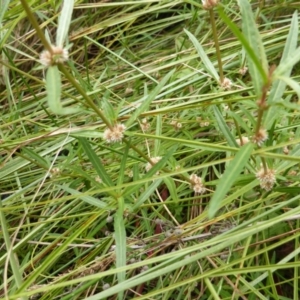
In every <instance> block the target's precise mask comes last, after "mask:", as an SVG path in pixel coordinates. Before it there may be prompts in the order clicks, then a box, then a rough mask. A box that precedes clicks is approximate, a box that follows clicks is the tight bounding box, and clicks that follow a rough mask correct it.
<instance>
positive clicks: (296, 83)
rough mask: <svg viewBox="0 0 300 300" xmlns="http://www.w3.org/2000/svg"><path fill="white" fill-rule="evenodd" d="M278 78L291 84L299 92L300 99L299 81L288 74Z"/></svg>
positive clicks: (299, 97)
mask: <svg viewBox="0 0 300 300" xmlns="http://www.w3.org/2000/svg"><path fill="white" fill-rule="evenodd" d="M277 78H278V79H280V80H281V81H283V82H285V83H286V84H287V85H289V86H290V87H291V88H292V89H293V90H294V91H295V92H296V93H297V96H298V99H300V85H299V83H298V82H297V81H295V80H293V79H292V78H291V77H288V76H277ZM298 107H299V105H298Z"/></svg>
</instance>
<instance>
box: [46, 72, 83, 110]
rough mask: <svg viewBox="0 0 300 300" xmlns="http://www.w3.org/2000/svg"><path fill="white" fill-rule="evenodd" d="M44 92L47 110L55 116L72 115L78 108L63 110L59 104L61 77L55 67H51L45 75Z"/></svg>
mask: <svg viewBox="0 0 300 300" xmlns="http://www.w3.org/2000/svg"><path fill="white" fill-rule="evenodd" d="M46 90H47V98H48V105H49V108H50V109H51V110H52V111H53V112H54V113H55V114H57V115H67V114H73V113H76V112H78V111H79V109H78V108H73V107H71V108H63V106H62V104H61V101H60V100H61V99H60V96H61V76H60V72H59V70H58V67H57V66H51V67H49V68H48V70H47V73H46Z"/></svg>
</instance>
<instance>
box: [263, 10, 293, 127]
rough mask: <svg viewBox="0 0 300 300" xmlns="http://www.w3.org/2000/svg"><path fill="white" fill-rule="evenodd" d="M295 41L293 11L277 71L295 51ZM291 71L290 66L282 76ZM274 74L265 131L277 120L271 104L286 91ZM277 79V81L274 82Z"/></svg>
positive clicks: (276, 72) (276, 112) (283, 83)
mask: <svg viewBox="0 0 300 300" xmlns="http://www.w3.org/2000/svg"><path fill="white" fill-rule="evenodd" d="M297 39H298V15H297V12H296V11H295V12H294V14H293V18H292V21H291V26H290V30H289V34H288V37H287V39H286V42H285V46H284V50H283V53H282V57H281V60H280V64H279V71H280V68H281V66H284V68H285V66H286V60H287V59H288V58H289V57H291V56H292V55H293V52H294V51H295V50H296V47H297ZM292 69H293V65H292V66H290V68H289V69H286V72H285V73H284V74H283V75H284V76H286V77H289V76H290V75H291V72H292ZM276 74H277V75H278V71H277V70H275V72H274V74H273V81H274V79H275V81H274V82H273V84H272V88H271V91H270V95H269V97H268V105H270V108H269V109H268V111H267V112H266V115H265V120H266V122H265V127H266V129H270V127H271V126H272V124H273V123H274V121H275V120H276V118H278V113H279V111H278V109H277V107H275V106H271V105H272V104H273V103H277V102H279V101H281V98H282V95H283V93H284V91H285V89H286V82H285V81H283V80H279V79H278V78H276V77H275V76H276ZM276 79H277V80H276Z"/></svg>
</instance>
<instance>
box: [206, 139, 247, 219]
mask: <svg viewBox="0 0 300 300" xmlns="http://www.w3.org/2000/svg"><path fill="white" fill-rule="evenodd" d="M252 149H253V144H252V143H249V144H246V145H244V146H243V147H242V148H241V149H240V150H239V152H238V153H237V154H236V156H235V158H234V159H233V160H232V161H231V163H230V164H229V166H228V167H227V169H226V170H225V172H224V174H223V175H222V177H221V179H220V181H219V183H218V185H217V189H216V191H215V193H214V195H213V197H212V199H211V200H210V202H209V208H208V217H209V218H213V217H214V215H215V214H216V212H217V210H218V209H219V207H220V205H221V201H222V200H223V199H224V197H225V196H226V194H227V192H228V191H229V190H230V188H231V187H232V185H233V184H234V182H235V181H236V179H237V178H238V177H239V176H240V173H241V172H242V170H243V169H244V166H245V165H246V164H247V162H248V159H249V158H250V155H251V153H252Z"/></svg>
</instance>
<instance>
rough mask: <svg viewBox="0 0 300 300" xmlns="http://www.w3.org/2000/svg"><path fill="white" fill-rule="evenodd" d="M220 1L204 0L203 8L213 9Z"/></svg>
mask: <svg viewBox="0 0 300 300" xmlns="http://www.w3.org/2000/svg"><path fill="white" fill-rule="evenodd" d="M218 3H219V0H202V5H203V8H204V9H206V10H209V9H212V8H214V7H215V6H217V4H218Z"/></svg>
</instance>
